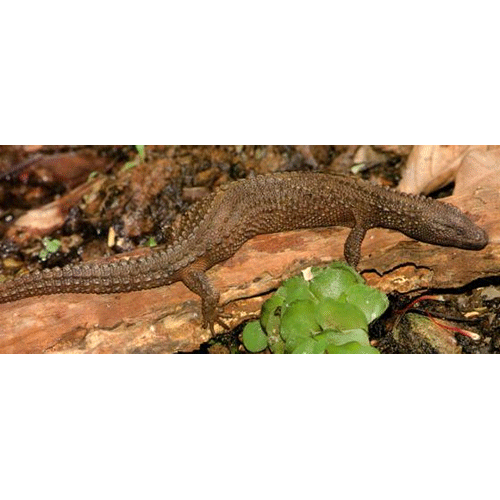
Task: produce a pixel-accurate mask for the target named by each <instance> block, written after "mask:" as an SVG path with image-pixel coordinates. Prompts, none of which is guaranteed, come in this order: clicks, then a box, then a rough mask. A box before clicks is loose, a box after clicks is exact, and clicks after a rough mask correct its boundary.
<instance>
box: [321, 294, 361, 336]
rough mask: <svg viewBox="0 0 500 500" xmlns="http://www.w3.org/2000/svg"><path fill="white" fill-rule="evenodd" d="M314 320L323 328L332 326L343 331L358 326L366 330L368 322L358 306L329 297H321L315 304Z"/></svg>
mask: <svg viewBox="0 0 500 500" xmlns="http://www.w3.org/2000/svg"><path fill="white" fill-rule="evenodd" d="M316 320H317V321H318V323H319V324H320V325H321V328H323V329H324V330H326V329H332V328H333V329H336V330H342V331H344V330H353V329H356V328H360V329H363V330H366V331H368V322H367V321H366V317H365V315H364V314H363V313H362V312H361V311H360V310H359V308H357V307H356V306H353V305H352V304H347V303H345V302H339V301H338V300H334V299H331V298H326V299H323V300H322V301H321V302H320V303H319V304H318V305H317V306H316Z"/></svg>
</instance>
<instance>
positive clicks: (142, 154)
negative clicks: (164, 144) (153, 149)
mask: <svg viewBox="0 0 500 500" xmlns="http://www.w3.org/2000/svg"><path fill="white" fill-rule="evenodd" d="M135 149H136V150H137V154H138V156H139V158H136V159H135V160H132V161H128V162H127V163H125V165H123V167H122V172H125V171H126V170H130V169H131V168H134V167H136V166H137V165H139V162H141V161H144V160H145V158H146V151H145V150H144V146H136V147H135Z"/></svg>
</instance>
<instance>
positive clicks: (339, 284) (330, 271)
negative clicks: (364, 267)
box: [309, 263, 363, 300]
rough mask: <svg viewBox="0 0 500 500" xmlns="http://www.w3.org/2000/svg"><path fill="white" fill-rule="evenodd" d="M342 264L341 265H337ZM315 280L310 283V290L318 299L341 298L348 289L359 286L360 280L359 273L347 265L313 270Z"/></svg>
mask: <svg viewBox="0 0 500 500" xmlns="http://www.w3.org/2000/svg"><path fill="white" fill-rule="evenodd" d="M337 264H341V263H337ZM312 273H313V276H314V277H313V279H312V280H311V281H310V282H309V289H310V290H311V292H312V293H313V294H314V295H315V296H316V297H317V298H318V299H320V300H321V299H322V298H324V297H330V298H332V299H337V298H339V297H340V296H341V295H342V294H343V293H344V292H345V291H346V290H347V289H348V288H350V287H351V286H353V285H356V284H358V283H359V282H360V281H359V280H360V279H361V280H362V279H363V278H361V277H360V276H359V275H358V273H356V272H355V271H354V270H353V269H351V268H350V267H349V266H347V264H344V265H342V266H340V265H337V266H335V267H325V268H323V269H321V268H313V269H312Z"/></svg>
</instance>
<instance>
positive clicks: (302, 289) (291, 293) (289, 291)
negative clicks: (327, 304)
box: [276, 276, 315, 304]
mask: <svg viewBox="0 0 500 500" xmlns="http://www.w3.org/2000/svg"><path fill="white" fill-rule="evenodd" d="M276 295H279V296H280V297H283V298H284V299H285V301H286V302H287V303H288V304H291V303H292V302H295V301H296V300H315V296H314V295H313V294H312V293H311V291H310V290H309V283H308V282H307V281H306V280H305V279H304V278H303V277H302V276H294V277H293V278H289V279H287V280H286V281H285V282H284V283H283V284H282V285H281V286H280V287H279V288H278V290H276Z"/></svg>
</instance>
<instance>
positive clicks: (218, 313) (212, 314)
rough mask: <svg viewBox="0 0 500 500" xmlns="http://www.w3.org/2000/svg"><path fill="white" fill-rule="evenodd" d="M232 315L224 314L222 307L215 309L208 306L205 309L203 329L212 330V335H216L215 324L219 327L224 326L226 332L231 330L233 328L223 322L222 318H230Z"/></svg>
mask: <svg viewBox="0 0 500 500" xmlns="http://www.w3.org/2000/svg"><path fill="white" fill-rule="evenodd" d="M230 317H231V315H230V314H225V313H224V312H223V308H222V307H220V306H215V307H209V306H208V305H207V306H206V307H203V323H202V326H203V328H207V327H208V328H210V332H211V334H212V335H215V329H214V326H215V323H217V324H218V325H220V326H222V328H224V330H230V329H231V328H230V327H229V326H228V325H227V323H225V322H224V321H222V319H221V318H230Z"/></svg>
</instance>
